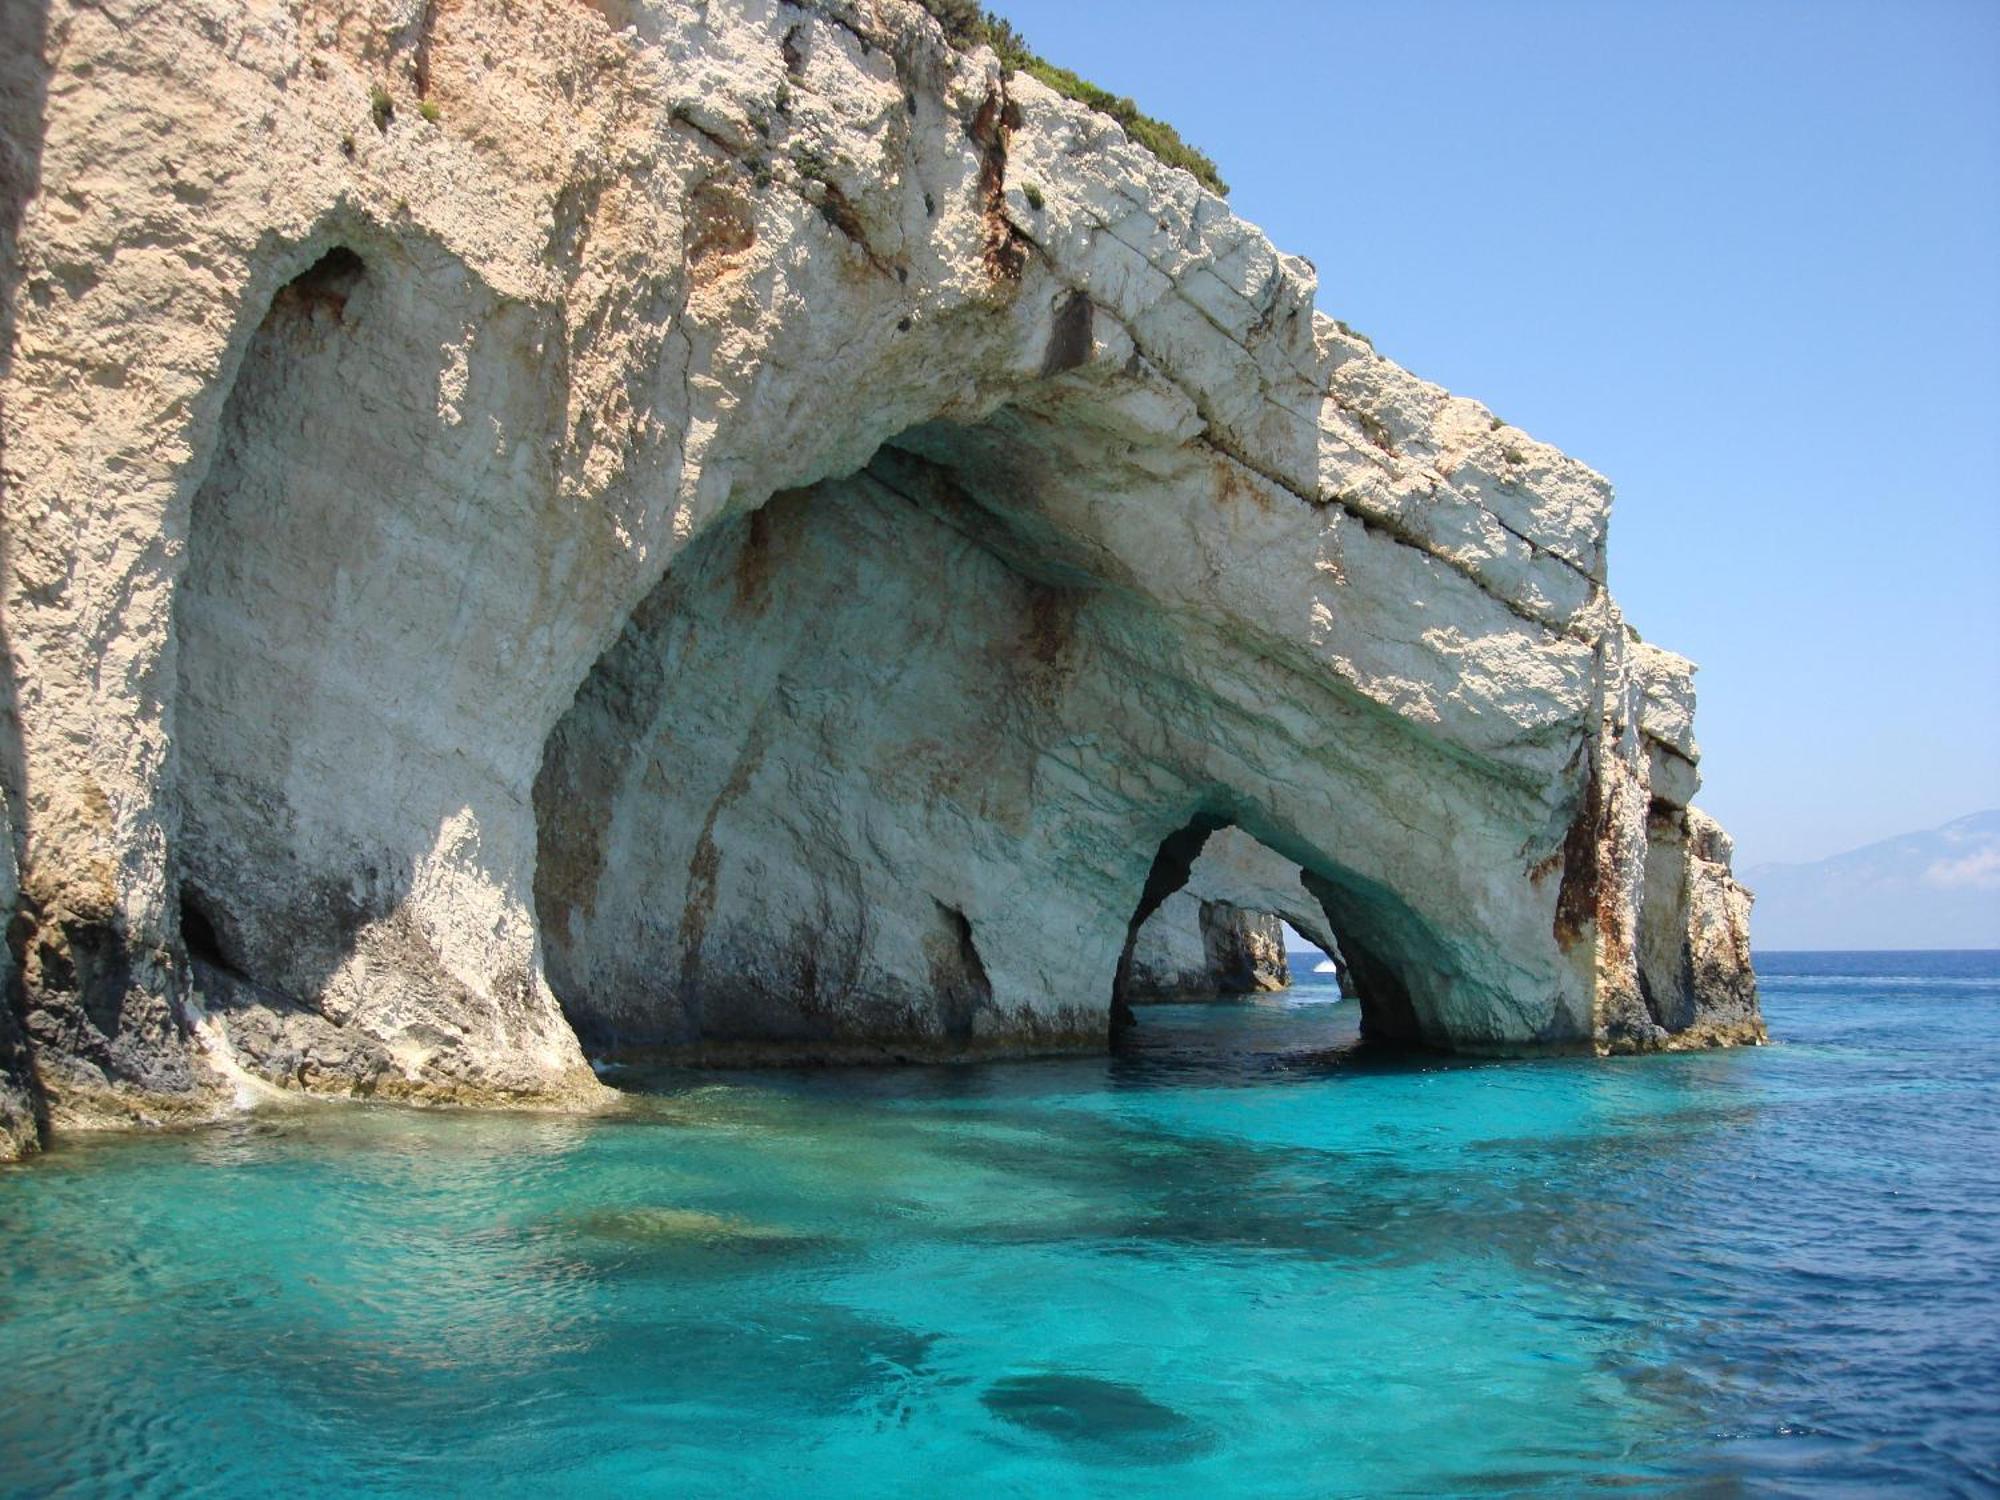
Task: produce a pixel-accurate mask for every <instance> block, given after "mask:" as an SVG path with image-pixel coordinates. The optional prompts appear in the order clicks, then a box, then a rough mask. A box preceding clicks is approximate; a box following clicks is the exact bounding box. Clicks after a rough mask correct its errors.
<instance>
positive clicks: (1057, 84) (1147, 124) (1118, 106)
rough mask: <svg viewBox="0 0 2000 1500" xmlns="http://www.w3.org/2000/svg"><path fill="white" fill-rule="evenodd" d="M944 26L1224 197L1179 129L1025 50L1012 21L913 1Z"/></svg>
mask: <svg viewBox="0 0 2000 1500" xmlns="http://www.w3.org/2000/svg"><path fill="white" fill-rule="evenodd" d="M918 3H919V4H921V5H922V6H923V7H924V9H925V10H927V11H929V12H930V13H931V14H932V15H933V16H934V17H936V18H937V22H938V24H939V25H940V26H942V27H943V28H944V34H945V37H946V38H947V39H948V40H949V41H950V42H951V43H952V45H953V46H955V47H961V48H971V47H979V46H986V47H991V48H992V49H993V50H994V51H995V52H997V53H998V54H999V55H1000V63H1001V66H1003V67H1005V68H1006V69H1007V70H1008V71H1009V72H1016V73H1026V74H1028V75H1029V76H1030V77H1031V78H1036V79H1039V80H1040V81H1041V82H1043V83H1045V84H1047V85H1048V86H1049V87H1050V88H1052V89H1054V90H1055V91H1056V92H1057V93H1058V94H1061V95H1062V96H1063V97H1064V98H1066V99H1074V100H1076V101H1077V102H1078V103H1079V104H1087V105H1089V106H1090V108H1092V109H1094V110H1096V111H1097V112H1098V113H1099V114H1103V115H1109V116H1110V117H1111V118H1112V119H1114V120H1116V121H1117V122H1118V123H1119V124H1120V125H1122V126H1123V127H1124V128H1125V133H1126V134H1127V135H1128V136H1130V137H1131V138H1132V139H1133V140H1135V141H1137V142H1138V143H1139V144H1140V145H1142V146H1144V147H1145V148H1146V149H1147V150H1148V151H1150V152H1152V153H1153V155H1155V156H1157V157H1158V158H1159V159H1160V160H1161V161H1163V162H1165V163H1166V164H1167V165H1168V166H1170V167H1180V168H1183V169H1184V170H1186V171H1189V172H1192V173H1193V174H1194V175H1195V177H1196V179H1197V180H1198V181H1199V182H1200V183H1201V185H1202V186H1203V187H1205V188H1207V189H1208V190H1209V191H1210V192H1213V193H1219V194H1221V195H1222V196H1224V197H1227V196H1228V195H1229V184H1228V183H1226V182H1224V181H1223V180H1222V174H1221V172H1220V171H1218V170H1217V169H1216V165H1215V163H1214V162H1213V161H1211V160H1210V159H1209V157H1208V156H1207V155H1206V154H1205V153H1203V152H1201V151H1198V150H1197V149H1195V148H1194V147H1193V146H1190V145H1189V144H1188V143H1187V142H1186V141H1184V140H1182V139H1181V135H1180V132H1179V131H1178V130H1176V129H1174V127H1173V126H1171V125H1169V124H1168V123H1167V122H1166V121H1164V120H1156V119H1154V118H1153V117H1152V116H1151V115H1149V114H1146V113H1144V112H1143V111H1141V110H1140V108H1139V106H1138V105H1137V104H1135V103H1133V102H1132V100H1131V99H1129V98H1127V97H1125V96H1124V95H1122V94H1114V93H1112V92H1111V91H1110V90H1108V89H1101V88H1099V87H1098V86H1097V85H1096V84H1094V83H1092V82H1091V81H1090V80H1089V79H1087V78H1082V77H1079V76H1078V75H1077V74H1075V73H1072V72H1071V71H1070V70H1069V69H1068V68H1062V67H1058V66H1056V64H1054V63H1052V62H1050V61H1049V60H1048V59H1047V58H1045V57H1041V56H1039V55H1037V54H1036V53H1035V52H1033V51H1032V50H1030V49H1029V47H1028V43H1027V39H1026V38H1025V37H1023V36H1022V35H1021V33H1020V32H1018V31H1016V30H1015V29H1014V27H1013V24H1012V23H1011V22H1009V21H1003V20H1002V19H1001V18H1000V17H998V16H996V15H994V14H993V13H992V12H991V11H989V10H987V9H986V8H985V7H984V6H982V5H980V4H979V3H978V0H918Z"/></svg>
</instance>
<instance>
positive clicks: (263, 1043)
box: [0, 0, 1761, 1149]
mask: <svg viewBox="0 0 2000 1500" xmlns="http://www.w3.org/2000/svg"><path fill="white" fill-rule="evenodd" d="M0 29H4V34H0V84H4V90H5V92H4V110H0V144H3V145H4V153H5V154H4V163H5V195H6V198H5V204H4V212H0V233H4V236H5V245H4V249H5V252H6V254H5V258H4V267H5V279H4V284H0V292H4V317H5V329H4V331H5V335H6V337H5V340H4V344H0V349H4V358H5V361H6V364H5V369H4V387H3V388H0V397H4V408H0V439H4V449H0V476H4V484H5V496H4V519H5V553H4V558H0V577H3V578H4V596H0V602H4V608H5V620H4V629H5V634H6V642H5V644H6V652H5V654H4V665H5V669H6V672H7V682H6V684H5V687H6V695H5V698H6V707H7V713H6V715H5V718H4V720H0V723H4V727H5V730H6V733H5V743H4V744H0V769H4V771H5V778H6V787H5V792H6V797H7V800H6V803H5V806H6V808H7V811H8V825H7V830H6V831H7V833H8V835H9V840H8V842H9V852H10V854H11V856H12V861H11V864H10V865H9V866H8V867H7V868H8V870H9V875H8V880H7V882H6V889H5V890H4V891H0V895H6V896H7V897H9V898H10V903H9V904H10V907H11V910H12V920H11V923H10V926H9V942H8V957H7V959H6V970H7V973H6V982H7V987H8V994H9V1004H8V1006H7V1015H6V1016H5V1017H4V1018H0V1069H3V1070H4V1071H5V1073H6V1076H7V1079H8V1082H7V1084H6V1085H5V1086H4V1088H0V1139H4V1140H5V1141H6V1142H8V1143H9V1145H10V1149H18V1148H20V1147H21V1146H23V1145H27V1144H32V1143H33V1141H35V1140H38V1139H41V1138H42V1137H43V1136H45V1135H46V1133H47V1132H48V1131H49V1130H51V1129H55V1130H61V1129H64V1128H71V1127H84V1126H93V1125H101V1124H107V1123H117V1122H126V1121H141V1120H161V1119H170V1118H177V1117H194V1116H200V1115H203V1114H206V1113H210V1112H213V1111H214V1110H216V1109H219V1108H224V1107H228V1106H229V1105H231V1104H232V1103H233V1102H234V1101H237V1100H239V1099H241V1098H244V1097H252V1096H255V1095H256V1094H258V1093H259V1092H262V1091H264V1090H269V1089H290V1090H308V1091H314V1092H326V1093H336V1094H341V1093H369V1094H375V1095H379V1096H386V1097H403V1098H413V1099H426V1100H430V1099H435V1100H457V1101H468V1102H480V1101H503V1102H516V1103H531V1102H532V1103H549V1104H559V1105H578V1104H588V1103H590V1102H591V1101H592V1100H593V1099H595V1098H596V1097H598V1094H599V1090H598V1086H597V1085H596V1083H595V1082H594V1080H593V1078H592V1075H591V1072H590V1070H589V1068H588V1067H587V1066H586V1063H585V1057H584V1047H583V1045H582V1044H581V1043H580V1041H579V1037H582V1038H584V1039H585V1040H587V1041H588V1042H589V1043H590V1044H591V1045H593V1046H594V1045H600V1044H607V1043H613V1042H629V1041H643V1042H665V1043H673V1044H681V1045H705V1044H710V1043H715V1044H729V1045H734V1044H739V1043H741V1044H746V1045H763V1044H768V1045H772V1046H776V1047H779V1048H782V1049H790V1050H792V1051H796V1052H799V1053H802V1054H805V1055H814V1056H836V1055H845V1054H846V1053H847V1052H850V1051H854V1052H859V1053H862V1054H880V1055H898V1056H900V1055H916V1054H925V1055H930V1054H936V1055H953V1056H956V1055H972V1054H984V1053H992V1052H996V1051H1021V1050H1040V1049H1052V1048H1053V1049H1062V1048H1097V1047H1102V1046H1104V1045H1105V1040H1106V1035H1107V1030H1108V1021H1109V1017H1110V1014H1111V1010H1112V1007H1113V1003H1114V999H1115V996H1116V993H1117V991H1118V988H1119V985H1120V982H1121V972H1122V971H1123V970H1124V969H1125V968H1126V967H1128V961H1129V957H1130V950H1131V947H1132V943H1133V940H1134V934H1135V932H1136V930H1137V928H1138V927H1139V926H1140V925H1142V924H1143V921H1144V918H1145V917H1146V916H1148V915H1150V914H1151V912H1152V911H1153V910H1155V909H1157V908H1158V907H1159V905H1160V904H1161V903H1162V902H1163V901H1164V900H1166V899H1167V898H1168V897H1169V896H1171V895H1172V894H1173V893H1174V891H1176V890H1177V889H1179V887H1180V885H1181V884H1182V883H1184V881H1185V879H1186V876H1187V871H1188V869H1189V867H1190V866H1191V865H1192V863H1193V862H1194V860H1195V859H1196V858H1198V857H1199V854H1200V849H1201V846H1202V844H1203V842H1204V841H1205V840H1206V838H1207V837H1208V835H1209V834H1210V833H1211V832H1213V831H1214V830H1217V829H1221V828H1225V827H1235V828H1238V829H1241V830H1242V831H1244V832H1245V833H1246V834H1248V835H1250V836H1251V837H1254V838H1255V839H1256V840H1257V841H1259V842H1260V843H1261V844H1262V845H1264V846H1265V847H1267V848H1268V849H1270V850H1272V851H1274V852H1275V853H1276V855H1278V856H1279V857H1281V858H1282V859H1283V860H1285V861H1287V862H1289V863H1291V864H1294V865H1296V866H1298V867H1300V869H1301V870H1302V871H1303V872H1304V875H1303V880H1304V885H1305V888H1306V889H1307V890H1308V891H1309V892H1310V893H1311V895H1312V897H1313V898H1314V900H1315V902H1316V903H1317V906H1318V908H1319V910H1320V912H1321V913H1322V915H1323V917H1324V920H1325V922H1326V924H1327V926H1328V928H1329V929H1330V931H1331V932H1332V933H1333V934H1335V935H1336V936H1337V940H1338V942H1339V944H1340V947H1341V949H1342V950H1343V952H1344V953H1345V955H1346V957H1347V959H1348V960H1349V962H1350V964H1351V966H1352V969H1353V974H1354V978H1355V982H1356V984H1357V986H1358V988H1359V991H1360V995H1361V1004H1362V1006H1363V1008H1364V1015H1365V1017H1366V1019H1367V1022H1368V1024H1369V1026H1370V1028H1371V1030H1373V1031H1375V1032H1376V1033H1377V1034H1380V1035H1385V1036H1393V1037H1399V1038H1403V1039H1407V1040H1412V1041H1420V1042H1423V1043H1427V1044H1430V1045H1434V1046H1440V1047H1450V1048H1458V1049H1469V1050H1480V1051H1540V1050H1551V1049H1555V1050H1582V1051H1599V1052H1604V1051H1624V1050H1635V1049H1644V1048H1657V1047H1672V1046H1680V1045H1689V1044H1695V1043H1712V1042H1724V1041H1744V1040H1752V1039H1755V1038H1757V1037H1758V1036H1759V1035H1761V1026H1760V1023H1759V1021H1758V1016H1757V1008H1756V992H1755V985H1754V979H1753V977H1752V974H1751V970H1750V965H1749V955H1748V947H1747V898H1746V896H1745V895H1744V893H1743V892H1742V891H1741V890H1740V888H1739V887H1737V886H1736V885H1735V883H1734V882H1733V880H1732V879H1731V878H1730V874H1729V865H1728V854H1729V851H1728V843H1727V840H1726V838H1724V837H1723V836H1722V834H1721V833H1720V831H1719V830H1718V829H1716V828H1715V826H1714V825H1713V824H1712V823H1710V822H1709V821H1708V820H1707V819H1705V818H1704V817H1703V816H1702V815H1701V814H1700V813H1699V812H1698V811H1696V810H1695V809H1693V808H1692V807H1691V806H1690V805H1689V799H1690V797H1691V796H1692V795H1693V792H1694V790H1695V788H1696V784H1697V779H1698V777H1697V771H1696V765H1697V756H1696V752H1695V746H1694V742H1693V738H1692V730H1691V711H1692V692H1691V685H1690V676H1689V674H1690V672H1691V668H1690V667H1689V666H1688V664H1687V663H1685V662H1683V661H1681V660H1680V659H1679V658H1676V657H1672V656H1669V655H1668V654H1666V653H1664V652H1660V651H1656V650H1653V649H1651V648H1648V647H1644V646H1641V645H1640V644H1638V642H1637V639H1636V637H1635V636H1633V635H1632V634H1631V632H1630V631H1629V630H1628V629H1627V628H1626V627H1625V625H1624V623H1623V621H1622V619H1621V617H1620V615H1619V613H1618V610H1617V608H1616V606H1615V605H1614V604H1613V602H1612V600H1611V598H1610V595H1609V594H1608V592H1607V591H1606V588H1605V570H1604V559H1605V539H1606V522H1607V518H1608V514H1609V509H1610V491H1609V488H1608V486H1607V485H1606V484H1605V482H1604V481H1603V480H1602V479H1601V478H1599V477H1598V476H1597V475H1596V474H1594V473H1592V472H1591V471H1590V470H1589V469H1587V468H1585V467H1584V466H1583V465H1581V464H1579V463H1576V462H1575V461H1573V460H1571V459H1568V458H1566V457H1564V456H1563V455H1562V454H1560V453H1558V452H1556V451H1554V450H1553V449H1551V448H1548V447H1546V446H1544V445H1542V444H1540V443H1537V442H1535V441H1534V440H1533V439H1532V438H1530V437H1528V436H1527V435H1526V434H1525V433H1522V432H1520V431H1518V430H1516V429H1514V428H1512V427H1509V426H1507V425H1505V424H1504V423H1502V422H1501V421H1500V420H1499V419H1498V418H1496V417H1493V416H1492V415H1491V414H1490V413H1489V412H1487V411H1486V410H1485V409H1484V408H1483V407H1481V406H1479V405H1478V404H1476V403H1475V402H1472V401H1468V400H1464V399H1460V398H1456V397H1453V396H1450V395H1448V394H1446V393H1445V392H1443V391H1441V390H1439V389H1437V388H1436V387H1434V386H1430V385H1427V384H1424V383H1423V382H1422V381H1420V380H1418V379H1416V378H1415V377H1413V376H1411V375H1409V374H1407V373H1406V372H1404V371H1402V370H1401V369H1399V368H1397V367H1396V366H1395V365H1393V364H1391V363H1390V362H1388V361H1387V360H1385V359H1382V358H1381V357H1380V356H1378V355H1377V354H1376V353H1375V352H1374V351H1373V349H1372V348H1370V347H1369V346H1368V345H1367V344H1366V343H1365V342H1364V341H1362V340H1360V339H1357V338H1355V337H1353V336H1351V335H1349V334H1347V333H1345V332H1344V331H1343V330H1342V329H1341V327H1340V326H1339V325H1338V324H1337V323H1335V322H1333V321H1331V320H1330V319H1328V318H1326V317H1323V316H1321V315H1319V314H1317V313H1315V312H1314V310H1313V300H1314V275H1313V271H1312V268H1311V267H1310V266H1309V265H1307V264H1306V263H1305V262H1303V261H1301V260H1298V259H1296V258H1294V257H1290V256H1286V255H1283V254H1281V253H1279V252H1278V251H1276V250H1274V249H1273V248H1272V246H1271V245H1270V244H1269V243H1268V241H1266V240H1265V238H1264V237H1263V236H1262V235H1261V234H1260V233H1259V232H1258V231H1257V230H1256V229H1254V228H1253V227H1251V226H1250V225H1247V224H1245V223H1243V222H1242V221H1240V220H1238V219H1237V218H1235V217H1234V216H1233V215H1232V214H1231V213H1230V212H1229V210H1228V208H1227V206H1226V205H1225V204H1224V203H1223V202H1222V201H1221V200H1219V199H1217V198H1215V197H1213V196H1211V195H1209V194H1207V193H1206V192H1204V191H1203V190H1202V189H1201V188H1200V187H1199V186H1198V185H1197V184H1196V183H1195V182H1194V181H1193V179H1192V178H1190V177H1188V176H1187V175H1186V174H1185V173H1182V172H1179V171H1176V170H1172V169H1169V168H1166V167H1164V166H1162V165H1161V164H1160V163H1159V162H1157V161H1156V160H1154V159H1153V158H1152V157H1151V156H1149V155H1148V154H1147V153H1146V152H1145V151H1143V150H1142V149H1140V148H1139V147H1137V146H1135V145H1133V144H1132V143H1131V142H1129V141H1127V140H1126V139H1125V138H1124V136H1123V135H1122V133H1121V131H1120V130H1119V128H1118V127H1117V125H1116V124H1115V123H1114V122H1112V121H1110V120H1109V119H1107V118H1106V117H1104V116H1101V115H1097V114H1093V113H1092V112H1090V111H1089V110H1087V109H1084V108H1082V107H1081V106H1078V105H1076V104H1073V103H1070V102H1067V101H1065V100H1063V99H1061V98H1059V97H1057V96H1056V95H1054V94H1053V93H1051V92H1050V91H1048V90H1047V89H1045V88H1043V87H1041V86H1040V85H1038V84H1037V83H1035V82H1034V81H1033V80H1031V79H1029V78H1026V77H1022V76H1014V77H1009V76H1006V75H1004V74H1003V72H1002V70H1001V69H1000V67H999V65H998V63H997V61H996V60H995V58H994V57H993V56H992V55H991V54H990V53H988V52H985V51H977V52H974V53H972V54H970V55H965V54H960V53H956V52H954V51H953V50H951V48H949V47H948V46H947V45H946V44H945V42H944V40H943V38H942V37H941V35H940V33H939V31H938V29H937V27H936V25H935V23H934V22H933V21H932V20H931V19H930V17H929V16H928V15H927V14H926V13H925V12H923V11H922V10H920V9H918V8H917V7H916V6H914V5H911V4H907V3H903V0H873V3H869V4H860V3H856V0H815V3H810V4H798V5H794V4H785V3H777V4H772V3H765V0H754V3H753V0H714V3H711V4H708V5H705V6H691V5H678V4H666V3H645V0H615V3H614V0H597V3H592V4H580V3H576V0H452V3H445V4H426V5H421V6H419V5H414V4H411V5H399V6H390V7H386V8H384V7H376V8H354V7H348V6H338V5H331V4H324V3H319V0H292V3H280V0H255V3H251V0H198V3H194V4H190V5H176V6H141V5H123V4H109V5H102V4H91V5H85V4H82V3H77V0H52V3H28V4H16V5H9V6H7V7H5V8H4V10H0Z"/></svg>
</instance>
